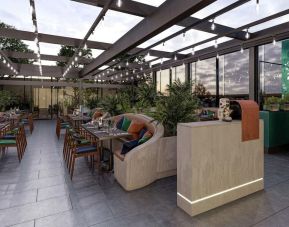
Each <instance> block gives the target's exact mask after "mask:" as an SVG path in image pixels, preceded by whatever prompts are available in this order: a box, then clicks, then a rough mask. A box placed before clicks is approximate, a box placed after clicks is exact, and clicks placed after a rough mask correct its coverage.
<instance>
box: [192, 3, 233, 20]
mask: <svg viewBox="0 0 289 227" xmlns="http://www.w3.org/2000/svg"><path fill="white" fill-rule="evenodd" d="M234 2H236V0H218V1H215V2H213V3H212V4H210V5H208V6H207V7H205V8H203V9H202V10H200V11H198V12H196V13H195V14H193V15H192V17H196V18H199V19H202V18H205V17H207V16H209V15H211V14H213V13H215V12H217V11H219V10H221V9H223V8H225V7H226V6H228V5H231V4H232V3H234Z"/></svg>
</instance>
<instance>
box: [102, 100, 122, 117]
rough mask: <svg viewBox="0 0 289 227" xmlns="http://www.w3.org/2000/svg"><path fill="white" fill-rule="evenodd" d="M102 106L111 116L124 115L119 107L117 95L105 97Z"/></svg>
mask: <svg viewBox="0 0 289 227" xmlns="http://www.w3.org/2000/svg"><path fill="white" fill-rule="evenodd" d="M100 106H101V107H102V108H103V109H104V111H106V112H108V113H109V114H110V115H111V116H116V115H119V114H121V113H122V111H121V109H120V105H119V100H118V97H117V96H116V95H108V96H105V97H104V98H103V99H102V101H101V103H100Z"/></svg>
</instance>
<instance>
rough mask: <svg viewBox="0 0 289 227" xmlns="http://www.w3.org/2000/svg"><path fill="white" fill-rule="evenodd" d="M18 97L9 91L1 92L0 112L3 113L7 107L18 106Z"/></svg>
mask: <svg viewBox="0 0 289 227" xmlns="http://www.w3.org/2000/svg"><path fill="white" fill-rule="evenodd" d="M19 102H20V100H19V97H18V96H16V95H15V94H14V93H12V92H11V91H7V90H1V91H0V111H5V110H6V109H8V108H9V107H14V106H17V105H19Z"/></svg>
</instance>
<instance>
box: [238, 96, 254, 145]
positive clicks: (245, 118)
mask: <svg viewBox="0 0 289 227" xmlns="http://www.w3.org/2000/svg"><path fill="white" fill-rule="evenodd" d="M235 101H236V102H237V103H239V105H240V107H241V110H242V141H243V142H244V141H248V140H256V139H259V106H258V104H257V103H256V102H255V101H252V100H235Z"/></svg>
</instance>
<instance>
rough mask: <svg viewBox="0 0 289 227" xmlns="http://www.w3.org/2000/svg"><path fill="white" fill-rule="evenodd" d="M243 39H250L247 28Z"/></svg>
mask: <svg viewBox="0 0 289 227" xmlns="http://www.w3.org/2000/svg"><path fill="white" fill-rule="evenodd" d="M245 38H246V39H250V33H249V28H247V31H246V35H245Z"/></svg>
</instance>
